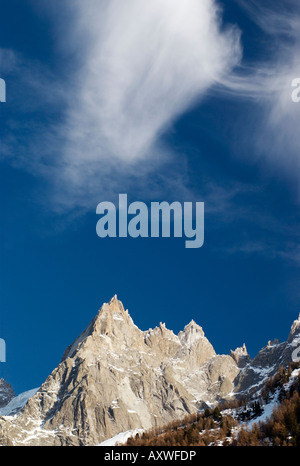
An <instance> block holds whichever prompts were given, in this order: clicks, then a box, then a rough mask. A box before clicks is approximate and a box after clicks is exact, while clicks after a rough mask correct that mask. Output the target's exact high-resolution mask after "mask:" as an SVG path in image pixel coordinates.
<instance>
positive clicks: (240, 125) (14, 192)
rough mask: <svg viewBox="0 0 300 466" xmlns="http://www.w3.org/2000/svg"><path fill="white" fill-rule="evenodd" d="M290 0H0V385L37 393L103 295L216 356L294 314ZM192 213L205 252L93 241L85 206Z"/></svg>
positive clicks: (166, 242) (297, 109)
mask: <svg viewBox="0 0 300 466" xmlns="http://www.w3.org/2000/svg"><path fill="white" fill-rule="evenodd" d="M299 21H300V8H299V6H298V5H297V2H296V1H294V0H288V1H287V2H285V6H284V7H283V6H282V2H279V1H272V2H271V1H269V0H268V1H265V2H264V6H263V7H262V6H261V2H258V1H257V2H256V0H251V1H247V2H246V1H243V0H236V1H233V2H220V1H218V2H217V1H213V0H205V1H201V2H200V1H198V0H187V1H186V2H181V1H180V0H153V1H152V2H147V4H146V2H143V1H142V0H126V1H124V2H122V4H120V2H118V1H117V0H110V1H109V2H107V1H104V0H97V1H96V0H87V1H85V2H81V1H79V0H74V1H71V0H63V1H60V2H58V0H51V2H49V1H46V0H39V1H33V0H26V1H23V2H12V1H11V0H2V2H1V15H0V78H2V79H5V81H6V86H7V102H6V103H1V104H0V119H1V126H0V165H1V167H0V168H1V169H0V191H1V193H0V194H1V197H0V199H1V229H0V235H1V236H0V240H1V243H0V244H1V247H0V258H1V260H0V277H1V280H0V284H1V285H0V309H1V312H0V337H1V338H4V339H5V341H6V345H7V362H6V363H5V364H4V363H0V371H1V373H0V377H2V376H3V377H4V378H5V379H6V380H7V381H8V382H10V383H11V384H12V385H13V388H14V389H15V391H16V393H19V392H21V391H24V390H27V389H31V388H33V387H37V386H39V385H40V384H41V383H42V382H43V381H44V380H45V378H46V377H47V375H48V374H49V373H50V372H51V370H52V369H53V368H54V367H56V365H57V364H58V363H59V361H60V358H61V356H62V354H63V351H64V349H65V348H66V347H67V346H68V345H69V344H70V343H71V342H72V341H73V340H74V339H75V338H76V337H77V336H78V334H79V333H81V331H82V330H83V329H84V328H85V327H86V325H87V324H88V323H89V321H90V320H91V319H92V318H93V317H94V315H95V314H96V313H97V310H98V309H99V307H100V306H101V304H102V303H103V302H107V301H108V300H109V299H110V298H111V297H112V296H113V295H114V294H115V293H116V294H117V295H118V297H119V299H121V300H122V301H123V303H124V306H125V307H126V308H128V309H129V312H130V314H131V316H132V318H133V320H134V322H135V323H136V324H137V325H138V326H139V327H140V328H141V329H142V330H147V329H148V328H149V327H152V328H153V327H155V326H156V325H158V323H159V322H160V321H161V322H165V323H166V325H167V327H168V328H171V329H173V330H174V331H175V332H176V333H178V332H179V331H180V330H181V329H182V328H183V327H184V326H185V325H186V324H187V323H188V322H189V321H190V320H191V319H194V320H195V321H196V322H197V323H198V324H199V325H201V326H202V327H203V329H204V331H205V334H206V336H207V337H208V338H209V340H210V341H211V343H212V344H213V346H214V348H215V350H216V351H217V352H218V353H229V351H230V349H235V348H236V347H237V346H241V345H242V344H243V343H244V342H245V344H246V346H247V348H248V351H249V353H250V355H251V356H254V355H255V354H256V352H257V351H258V350H259V349H260V348H261V347H262V346H264V345H265V344H266V343H267V340H269V339H273V338H279V339H280V340H285V339H286V337H287V335H288V332H289V328H290V325H291V323H292V321H293V320H294V319H295V318H296V317H298V313H299V310H300V303H299V301H300V293H299V278H300V273H299V272H300V270H299V265H300V248H299V241H298V240H299V235H300V215H299V202H300V198H299V181H300V178H299V173H300V171H299V148H300V132H299V129H298V127H299V116H300V103H299V104H295V103H294V102H292V99H291V93H292V88H291V82H292V80H293V79H294V78H297V77H300V56H299V42H300V33H299V31H300V28H299ZM119 193H127V194H128V199H129V201H130V202H131V201H136V200H139V201H143V202H145V203H149V202H151V201H164V200H165V201H169V202H172V201H180V202H184V201H193V202H196V201H199V202H204V203H205V243H204V246H203V247H202V248H199V249H186V248H185V247H184V238H182V239H180V238H138V239H132V238H122V239H121V238H115V239H113V238H107V239H100V238H99V237H97V235H96V223H97V220H98V218H97V216H96V207H97V204H98V203H99V202H102V201H112V202H115V201H116V200H117V197H118V194H119Z"/></svg>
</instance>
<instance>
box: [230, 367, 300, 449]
mask: <svg viewBox="0 0 300 466" xmlns="http://www.w3.org/2000/svg"><path fill="white" fill-rule="evenodd" d="M298 367H299V363H293V364H291V365H290V366H289V368H288V369H284V368H283V367H281V368H280V369H279V371H278V373H277V374H276V375H275V376H274V377H271V378H270V379H269V380H268V381H267V383H266V384H265V386H264V389H263V391H262V396H263V398H264V400H265V401H266V402H268V401H270V398H271V397H272V396H274V394H275V392H277V399H278V400H279V404H278V405H277V406H276V407H275V408H274V410H273V413H272V416H271V417H270V418H269V419H267V420H265V421H261V422H259V423H257V424H254V426H253V427H252V429H250V430H247V429H246V428H241V429H240V431H239V433H238V435H237V437H236V439H235V440H234V442H233V445H240V446H249V445H252V446H256V445H272V446H297V447H299V446H300V396H299V394H300V372H299V374H298V376H297V377H296V378H295V380H294V381H293V383H292V384H291V385H290V387H288V386H287V383H288V381H289V379H290V375H291V373H292V371H293V369H295V368H298Z"/></svg>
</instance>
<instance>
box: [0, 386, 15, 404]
mask: <svg viewBox="0 0 300 466" xmlns="http://www.w3.org/2000/svg"><path fill="white" fill-rule="evenodd" d="M14 396H15V394H14V391H13V389H12V386H11V385H9V383H7V382H5V380H4V379H0V409H1V408H4V407H5V406H6V405H7V404H8V403H9V402H10V400H11V399H12V398H13V397H14Z"/></svg>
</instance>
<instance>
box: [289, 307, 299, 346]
mask: <svg viewBox="0 0 300 466" xmlns="http://www.w3.org/2000/svg"><path fill="white" fill-rule="evenodd" d="M297 335H300V313H299V316H298V319H296V320H294V322H293V324H292V326H291V331H290V334H289V336H288V342H289V343H290V342H291V341H292V340H293V339H294V338H295V337H296V336H297Z"/></svg>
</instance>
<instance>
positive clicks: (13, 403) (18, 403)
mask: <svg viewBox="0 0 300 466" xmlns="http://www.w3.org/2000/svg"><path fill="white" fill-rule="evenodd" d="M37 391H38V388H34V389H32V390H28V391H26V392H23V393H21V394H20V395H18V396H15V397H14V398H12V399H11V400H10V402H9V403H8V404H7V405H6V406H4V408H1V409H0V416H13V415H15V414H17V413H18V412H19V411H20V410H21V409H22V408H23V407H24V406H25V404H26V403H27V401H28V400H29V398H31V397H33V396H34V395H35V394H36V392H37Z"/></svg>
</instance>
